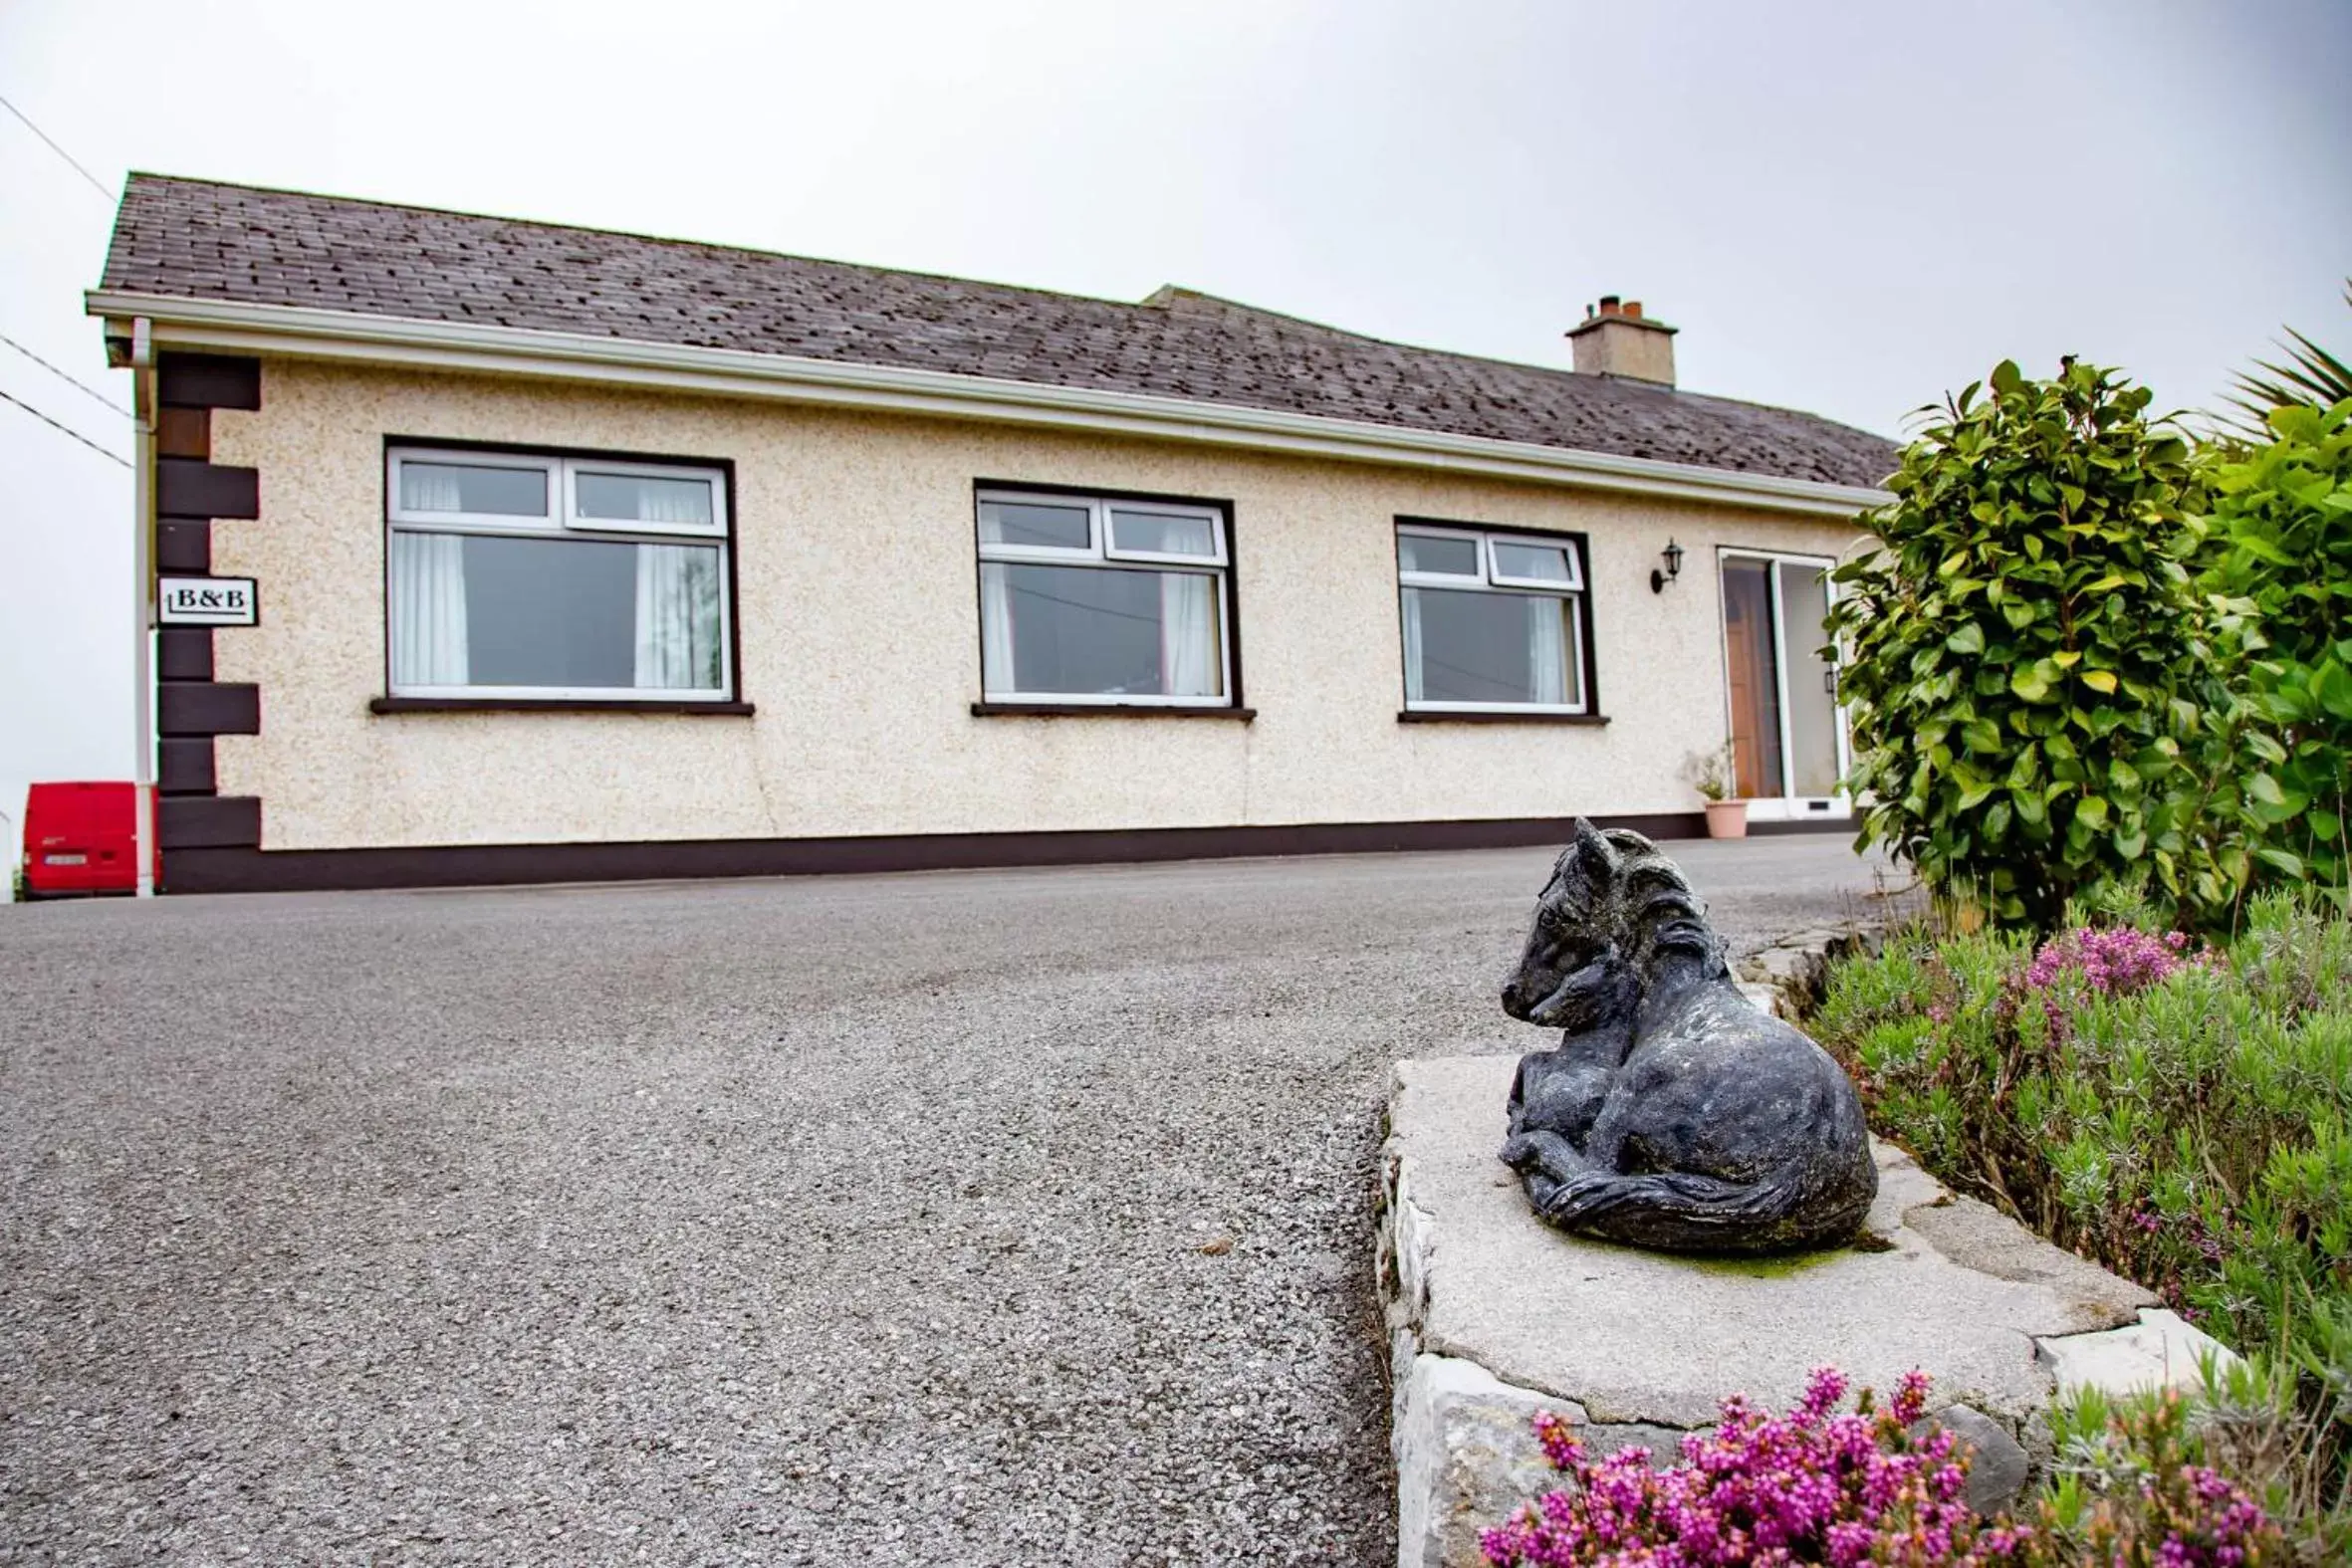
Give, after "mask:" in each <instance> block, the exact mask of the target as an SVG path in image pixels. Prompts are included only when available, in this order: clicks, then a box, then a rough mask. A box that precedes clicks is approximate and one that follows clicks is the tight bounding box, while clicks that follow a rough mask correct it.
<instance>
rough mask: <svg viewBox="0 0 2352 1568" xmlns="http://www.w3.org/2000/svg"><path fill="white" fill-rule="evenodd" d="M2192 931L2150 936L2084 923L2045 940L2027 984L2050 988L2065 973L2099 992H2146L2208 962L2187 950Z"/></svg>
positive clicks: (2038, 988)
mask: <svg viewBox="0 0 2352 1568" xmlns="http://www.w3.org/2000/svg"><path fill="white" fill-rule="evenodd" d="M2188 947H2189V937H2188V933H2186V932H2181V931H2173V932H2168V933H2166V934H2165V935H2164V936H2161V937H2158V936H2151V935H2149V934H2148V933H2147V932H2145V931H2134V930H2132V929H2130V928H2129V927H2123V928H2119V929H2117V930H2113V931H2101V930H2099V929H2098V928H2097V927H2095V926H2083V927H2080V928H2079V929H2077V930H2074V931H2067V932H2062V933H2060V934H2059V935H2057V936H2054V937H2052V938H2050V940H2049V941H2047V942H2045V943H2043V944H2042V945H2041V947H2040V949H2039V950H2038V951H2036V952H2035V953H2034V955H2033V961H2032V963H2030V964H2028V965H2027V966H2026V968H2025V989H2026V990H2028V991H2037V992H2038V991H2048V990H2049V989H2050V988H2051V987H2052V986H2054V985H2056V984H2057V982H2058V981H2059V979H2060V978H2061V977H2064V976H2069V975H2071V976H2075V977H2078V978H2079V979H2080V980H2081V982H2082V983H2083V984H2084V985H2086V986H2087V987H2088V988H2089V989H2090V990H2092V991H2094V992H2097V993H2098V994H2099V995H2101V996H2128V995H2130V994H2131V993H2133V992H2136V991H2145V990H2147V989H2148V988H2149V987H2150V986H2153V985H2155V984H2156V983H2157V982H2158V981H2161V980H2163V979H2164V978H2165V977H2167V976H2169V975H2172V974H2174V973H2176V972H2178V971H2180V970H2184V969H2189V968H2193V967H2196V966H2198V965H2201V964H2204V963H2206V962H2208V961H2209V958H2210V955H2202V954H2201V955H2198V956H2195V957H2191V956H2189V954H2188Z"/></svg>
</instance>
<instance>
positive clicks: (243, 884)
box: [171, 811, 1707, 893]
mask: <svg viewBox="0 0 2352 1568" xmlns="http://www.w3.org/2000/svg"><path fill="white" fill-rule="evenodd" d="M1595 820H1597V821H1598V822H1599V823H1600V824H1601V825H1602V826H1604V827H1630V828H1633V829H1635V830H1636V831H1638V832H1643V833H1647V834H1649V835H1650V836H1651V837H1652V838H1695V837H1697V836H1699V835H1700V834H1702V833H1704V832H1706V830H1707V819H1706V818H1705V817H1704V816H1703V815H1701V814H1700V813H1699V812H1697V811H1663V812H1656V813H1652V814H1648V815H1636V816H1604V817H1598V818H1595ZM1574 830H1575V818H1573V817H1568V816H1523V817H1494V818H1483V819H1472V820H1459V821H1436V822H1313V823H1303V824H1298V825H1295V826H1278V827H1159V828H1141V829H1131V830H1119V829H1105V830H1088V831H1077V832H1051V833H915V834H905V835H900V836H892V837H872V838H699V839H681V840H673V841H668V842H661V841H654V842H635V843H576V844H476V845H464V844H450V845H437V846H433V847H429V848H418V849H272V850H258V849H200V850H198V849H191V850H188V851H185V852H183V853H182V854H181V855H180V856H178V857H175V860H174V870H173V875H172V881H171V890H172V891H173V892H175V893H275V892H300V891H316V890H327V889H345V888H399V887H466V886H494V885H513V884H518V883H532V882H628V881H645V880H655V879H659V880H667V879H671V878H681V877H727V876H814V875H828V874H836V873H853V872H855V873H872V872H883V871H950V870H976V869H981V868H984V867H998V866H1058V865H1102V864H1115V863H1122V862H1125V863H1133V862H1141V861H1153V860H1217V859H1230V858H1233V857H1236V856H1243V855H1332V854H1379V853H1390V852H1396V851H1406V850H1429V849H1504V848H1520V847H1525V846H1528V845H1533V844H1561V843H1565V842H1567V840H1568V838H1569V837H1570V835H1571V834H1572V833H1573V832H1574Z"/></svg>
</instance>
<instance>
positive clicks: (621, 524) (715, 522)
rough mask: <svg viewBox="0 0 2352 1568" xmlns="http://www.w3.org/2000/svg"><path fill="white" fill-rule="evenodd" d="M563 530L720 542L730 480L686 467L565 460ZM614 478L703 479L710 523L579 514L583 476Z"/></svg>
mask: <svg viewBox="0 0 2352 1568" xmlns="http://www.w3.org/2000/svg"><path fill="white" fill-rule="evenodd" d="M563 463H564V526H565V527H566V528H568V529H571V530H573V531H575V532H576V533H581V534H682V535H684V536H686V537H687V538H689V539H720V538H724V537H725V535H726V532H727V476H726V475H725V474H723V473H722V472H720V471H719V470H718V469H715V468H695V467H690V466H688V465H686V464H683V463H606V462H602V461H600V460H598V459H595V458H587V457H572V458H565V459H564V460H563ZM583 473H589V474H612V475H615V476H618V477H620V478H624V479H635V478H645V479H700V480H705V481H707V482H708V483H709V485H710V487H711V520H710V521H709V522H708V523H648V522H642V521H640V520H638V519H636V518H590V517H583V516H581V514H580V476H581V475H582V474H583Z"/></svg>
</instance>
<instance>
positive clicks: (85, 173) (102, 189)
mask: <svg viewBox="0 0 2352 1568" xmlns="http://www.w3.org/2000/svg"><path fill="white" fill-rule="evenodd" d="M0 109H5V110H7V111H8V112H10V113H11V114H14V115H15V116H16V117H17V118H19V119H21V120H23V121H24V122H25V128H26V129H27V130H29V131H31V132H32V133H33V134H34V135H36V136H39V137H40V138H41V140H42V143H43V144H44V145H45V146H47V147H48V148H49V150H50V151H52V152H54V153H56V154H57V155H58V156H59V157H61V158H64V159H65V160H66V161H67V162H68V163H72V164H73V165H74V172H75V173H77V174H79V175H81V176H82V177H83V178H84V179H86V180H88V181H90V188H91V189H92V190H95V191H97V192H98V193H99V194H100V195H101V196H104V197H105V198H106V199H107V201H108V202H109V203H110V204H112V203H113V201H114V199H115V193H114V192H113V191H111V190H109V189H107V187H106V185H105V184H104V183H103V182H101V181H100V179H99V177H98V176H97V175H96V174H93V173H91V172H90V170H88V169H86V168H84V167H83V166H82V165H81V164H80V163H78V162H75V159H74V154H72V153H71V152H68V151H67V150H66V149H65V148H63V147H61V146H59V145H58V144H57V143H56V142H54V141H51V140H50V139H49V132H48V131H46V130H43V129H42V128H41V127H40V126H39V125H36V124H34V123H33V119H32V116H31V115H29V114H27V113H26V112H24V111H23V110H21V109H19V108H17V107H16V106H15V105H14V104H11V103H10V102H8V100H6V99H4V98H0ZM107 455H108V456H110V457H112V456H113V455H114V454H113V453H111V452H110V453H109V454H107Z"/></svg>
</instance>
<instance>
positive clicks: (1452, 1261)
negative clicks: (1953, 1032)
mask: <svg viewBox="0 0 2352 1568" xmlns="http://www.w3.org/2000/svg"><path fill="white" fill-rule="evenodd" d="M1514 1065H1515V1064H1514V1062H1513V1061H1512V1060H1511V1059H1510V1058H1508V1057H1494V1056H1480V1057H1452V1058H1441V1059H1435V1060H1423V1061H1404V1062H1400V1063H1398V1065H1397V1071H1396V1078H1395V1087H1394V1091H1393V1094H1392V1097H1391V1100H1390V1106H1389V1136H1388V1141H1387V1145H1386V1147H1385V1149H1384V1151H1383V1157H1382V1190H1381V1207H1380V1215H1379V1225H1378V1243H1377V1246H1378V1266H1379V1274H1380V1281H1381V1290H1382V1296H1383V1300H1384V1303H1385V1310H1386V1321H1387V1329H1388V1332H1389V1335H1390V1339H1391V1352H1392V1362H1393V1374H1394V1385H1393V1387H1394V1410H1393V1417H1394V1426H1393V1428H1392V1437H1391V1448H1392V1453H1393V1456H1394V1458H1395V1461H1396V1470H1397V1482H1398V1485H1397V1507H1398V1525H1399V1533H1398V1542H1397V1554H1398V1555H1397V1560H1398V1562H1399V1564H1400V1565H1406V1568H1469V1565H1474V1564H1477V1563H1479V1562H1481V1561H1482V1560H1483V1559H1482V1558H1481V1556H1480V1554H1479V1550H1478V1542H1477V1532H1478V1530H1479V1529H1480V1528H1481V1527H1483V1526H1486V1525H1491V1524H1496V1523H1500V1522H1501V1521H1502V1520H1503V1519H1504V1518H1505V1517H1506V1516H1507V1515H1508V1514H1509V1513H1510V1511H1511V1510H1512V1509H1513V1508H1514V1507H1516V1506H1517V1505H1518V1503H1519V1502H1521V1501H1523V1500H1525V1499H1527V1498H1528V1497H1529V1496H1532V1495H1533V1494H1534V1493H1535V1492H1537V1491H1540V1490H1542V1489H1544V1487H1545V1486H1546V1485H1548V1484H1549V1481H1550V1471H1549V1468H1548V1466H1547V1465H1546V1464H1545V1462H1544V1460H1543V1458H1542V1456H1541V1453H1540V1451H1539V1450H1538V1448H1537V1447H1536V1445H1535V1442H1534V1439H1533V1435H1532V1432H1531V1430H1530V1428H1529V1420H1530V1418H1531V1417H1532V1416H1533V1414H1534V1412H1535V1411H1537V1410H1540V1409H1550V1410H1553V1411H1555V1412H1557V1413H1558V1414H1559V1415H1560V1416H1561V1417H1562V1418H1563V1419H1564V1420H1566V1421H1568V1422H1569V1423H1570V1424H1571V1425H1574V1426H1579V1427H1581V1428H1582V1429H1583V1433H1582V1436H1583V1438H1584V1440H1585V1444H1586V1447H1587V1449H1588V1450H1590V1451H1594V1452H1604V1453H1605V1452H1609V1451H1612V1450H1614V1449H1617V1448H1622V1447H1626V1446H1628V1445H1632V1444H1640V1445H1642V1446H1645V1447H1647V1448H1649V1449H1650V1450H1651V1451H1652V1452H1653V1454H1654V1455H1655V1456H1657V1457H1658V1458H1659V1459H1660V1460H1661V1461H1666V1460H1671V1459H1672V1458H1673V1457H1675V1446H1676V1444H1677V1443H1678V1442H1679V1441H1680V1438H1681V1436H1682V1434H1683V1433H1684V1432H1687V1431H1689V1430H1691V1429H1694V1428H1699V1427H1705V1426H1708V1425H1711V1424H1712V1422H1713V1420H1714V1418H1715V1416H1716V1410H1717V1404H1718V1402H1719V1401H1720V1400H1721V1399H1722V1398H1723V1396H1725V1395H1727V1394H1731V1393H1734V1392H1742V1393H1746V1394H1747V1395H1749V1396H1750V1397H1751V1398H1753V1399H1756V1400H1757V1401H1759V1402H1760V1403H1762V1404H1764V1405H1765V1406H1766V1407H1767V1408H1771V1409H1784V1408H1786V1407H1787V1406H1789V1405H1791V1404H1793V1403H1794V1402H1795V1401H1796V1399H1797V1397H1798V1396H1799V1395H1800V1394H1801V1393H1802V1391H1803V1387H1804V1383H1805V1380H1806V1378H1807V1376H1808V1374H1809V1372H1810V1371H1811V1369H1812V1368H1814V1367H1816V1366H1820V1365H1824V1364H1832V1365H1836V1366H1838V1367H1840V1368H1841V1369H1843V1370H1844V1371H1845V1372H1846V1373H1847V1374H1848V1375H1849V1376H1851V1377H1852V1378H1854V1379H1855V1380H1856V1381H1857V1382H1859V1383H1866V1384H1869V1385H1871V1386H1873V1387H1876V1388H1878V1389H1881V1390H1886V1389H1889V1388H1891V1387H1892V1386H1893V1384H1894V1382H1895V1380H1896V1379H1897V1378H1899V1377H1900V1376H1901V1375H1902V1374H1903V1373H1904V1372H1906V1371H1909V1370H1910V1369H1911V1368H1913V1367H1918V1368H1920V1369H1922V1370H1924V1371H1926V1372H1927V1373H1928V1374H1929V1375H1930V1376H1931V1377H1933V1378H1934V1379H1935V1387H1936V1393H1935V1399H1936V1401H1937V1404H1938V1406H1939V1407H1940V1408H1939V1410H1938V1413H1937V1414H1938V1419H1942V1420H1946V1421H1948V1422H1949V1423H1950V1424H1951V1425H1952V1426H1953V1427H1955V1428H1956V1429H1957V1430H1959V1431H1960V1433H1961V1434H1962V1436H1963V1438H1964V1439H1965V1440H1966V1441H1968V1442H1969V1443H1970V1444H1971V1445H1972V1446H1974V1447H1976V1448H1977V1449H1978V1451H1979V1453H1980V1459H1979V1463H1978V1472H1977V1474H1976V1475H1975V1477H1974V1481H1975V1484H1974V1485H1973V1486H1972V1488H1971V1492H1970V1496H1971V1500H1972V1501H1973V1502H1975V1503H1976V1504H1977V1505H1978V1506H1979V1507H1980V1508H1982V1509H1984V1510H1985V1511H1988V1512H1990V1511H1994V1510H1996V1509H1999V1508H2000V1507H2003V1506H2006V1505H2007V1504H2008V1503H2009V1502H2010V1501H2012V1500H2013V1499H2014V1498H2015V1496H2016V1495H2017V1493H2018V1490H2019V1489H2020V1488H2021V1487H2022V1486H2023V1485H2024V1484H2025V1482H2026V1481H2027V1479H2028V1478H2029V1476H2030V1473H2031V1471H2032V1469H2033V1468H2034V1466H2035V1464H2036V1463H2037V1462H2038V1461H2039V1460H2041V1459H2043V1458H2045V1457H2046V1453H2047V1444H2048V1439H2047V1434H2046V1424H2045V1422H2044V1420H2043V1412H2044V1411H2045V1410H2046V1408H2047V1406H2048V1403H2049V1400H2050V1398H2051V1396H2052V1394H2053V1392H2054V1391H2055V1390H2057V1389H2058V1388H2062V1387H2064V1388H2070V1387H2073V1386H2075V1385H2077V1384H2094V1385H2097V1386H2099V1387H2103V1388H2106V1389H2109V1390H2112V1391H2121V1390H2123V1389H2126V1388H2131V1387H2146V1386H2154V1385H2160V1384H2171V1385H2175V1386H2180V1385H2184V1384H2188V1383H2193V1382H2194V1381H2195V1380H2196V1378H2197V1375H2198V1358H2199V1357H2200V1356H2201V1355H2206V1354H2211V1355H2218V1356H2222V1357H2227V1356H2228V1355H2229V1352H2228V1351H2227V1350H2225V1349H2224V1348H2223V1347H2222V1346H2221V1345H2219V1344H2218V1343H2217V1342H2215V1341H2214V1340H2212V1339H2210V1338H2209V1337H2207V1336H2205V1335H2204V1334H2202V1333H2200V1332H2199V1331H2198V1330H2196V1329H2195V1328H2193V1327H2191V1326H2190V1325H2188V1324H2187V1323H2184V1322H2182V1321H2181V1320H2180V1319H2179V1318H2178V1317H2176V1316H2175V1315H2174V1314H2172V1313H2170V1312H2167V1311H2164V1310H2163V1309H2162V1308H2161V1307H2159V1306H2158V1305H2157V1302H2156V1298H2155V1297H2154V1296H2153V1295H2151V1294H2150V1293H2149V1292H2148V1291H2147V1290H2145V1289H2143V1288H2142V1287H2140V1286H2138V1285H2135V1284H2133V1283H2131V1282H2130V1281H2128V1280H2124V1279H2119V1278H2117V1277H2116V1276H2115V1275H2113V1274H2110V1273H2108V1272H2106V1271H2105V1270H2104V1269H2101V1268H2098V1267H2096V1266H2095V1265H2093V1264H2091V1263H2088V1262H2086V1261H2084V1260H2083V1259H2081V1258H2079V1257H2076V1256H2074V1255H2073V1254H2072V1253H2070V1252H2066V1251H2064V1250H2062V1249H2060V1248H2058V1247H2056V1246H2053V1245H2051V1244H2050V1243H2049V1242H2047V1241H2044V1240H2042V1239H2041V1238H2040V1237H2038V1236H2035V1235H2033V1234H2031V1233H2030V1232H2026V1231H2025V1230H2024V1229H2023V1228H2022V1227H2019V1226H2017V1225H2015V1224H2014V1223H2013V1222H2010V1221H2009V1220H2007V1219H2005V1218H2004V1217H2002V1216H2001V1215H2000V1214H1999V1213H1998V1212H1997V1211H1995V1210H1993V1209H1991V1208H1989V1207H1987V1206H1986V1205H1984V1204H1980V1203H1977V1202H1976V1201H1975V1200H1973V1199H1969V1198H1965V1197H1962V1196H1960V1195H1957V1194H1954V1193H1952V1192H1951V1191H1949V1190H1948V1189H1946V1188H1944V1187H1943V1186H1942V1185H1941V1184H1940V1183H1938V1182H1936V1181H1935V1180H1934V1179H1933V1178H1932V1177H1930V1176H1929V1175H1928V1174H1927V1173H1926V1172H1924V1171H1922V1170H1921V1169H1920V1168H1919V1166H1918V1165H1917V1164H1916V1163H1915V1162H1914V1161H1913V1160H1912V1159H1911V1158H1910V1157H1909V1156H1908V1155H1906V1154H1904V1153H1903V1152H1902V1151H1900V1150H1898V1149H1895V1148H1893V1147H1891V1146H1888V1145H1878V1146H1877V1148H1876V1153H1877V1157H1878V1165H1879V1182H1880V1186H1879V1197H1878V1201H1877V1203H1876V1204H1875V1205H1874V1206H1873V1207H1872V1210H1871V1213H1870V1218H1869V1221H1868V1222H1867V1226H1866V1235H1867V1238H1866V1240H1865V1241H1864V1242H1863V1243H1862V1244H1860V1245H1858V1246H1852V1247H1841V1248H1836V1249H1834V1250H1830V1251H1825V1252H1818V1253H1810V1254H1805V1255H1802V1256H1799V1257H1794V1258H1782V1259H1770V1260H1711V1259H1696V1258H1687V1257H1670V1256H1666V1255H1663V1254H1659V1253H1653V1252H1643V1251H1639V1250H1636V1249H1633V1248H1629V1247H1618V1246H1610V1245H1606V1244H1602V1243H1597V1242H1590V1241H1584V1240H1581V1239H1578V1238H1575V1237H1571V1236H1566V1235H1562V1234H1560V1233H1558V1232H1554V1231H1551V1230H1549V1229H1548V1228H1546V1227H1544V1226H1543V1225H1541V1224H1540V1223H1539V1222H1537V1221H1536V1220H1535V1219H1534V1217H1533V1216H1532V1215H1531V1214H1530V1213H1529V1211H1528V1208H1527V1204H1526V1200H1525V1198H1524V1197H1523V1196H1522V1194H1521V1193H1520V1190H1519V1185H1518V1182H1517V1180H1516V1179H1515V1178H1514V1177H1513V1175H1512V1173H1511V1172H1510V1171H1509V1170H1508V1169H1506V1168H1505V1167H1504V1166H1503V1165H1502V1164H1501V1163H1500V1162H1499V1161H1497V1160H1496V1158H1495V1151H1496V1148H1497V1147H1498V1146H1499V1145H1500V1144H1501V1142H1502V1138H1503V1114H1504V1104H1505V1100H1506V1097H1507V1095H1508V1093H1509V1089H1510V1084H1511V1074H1512V1071H1513V1068H1514Z"/></svg>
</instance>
